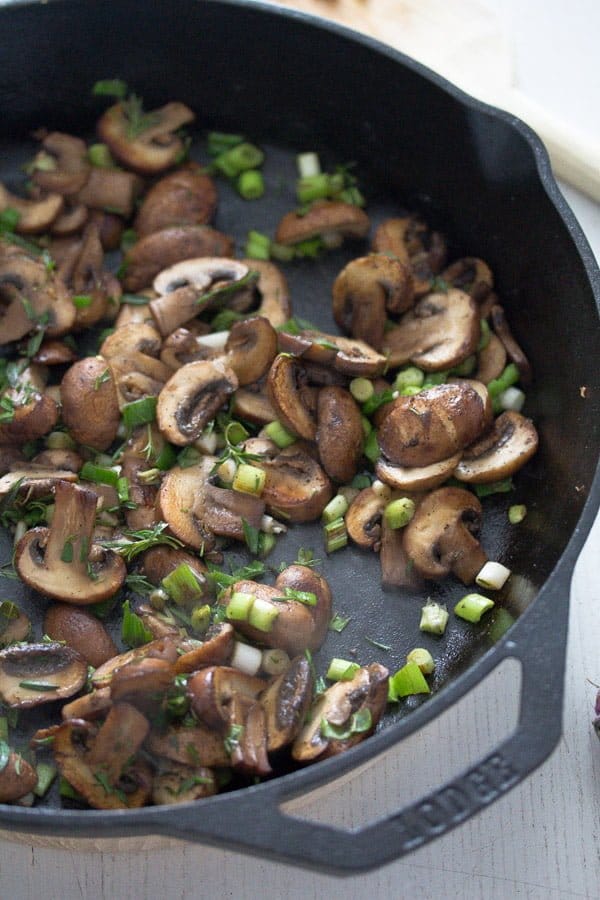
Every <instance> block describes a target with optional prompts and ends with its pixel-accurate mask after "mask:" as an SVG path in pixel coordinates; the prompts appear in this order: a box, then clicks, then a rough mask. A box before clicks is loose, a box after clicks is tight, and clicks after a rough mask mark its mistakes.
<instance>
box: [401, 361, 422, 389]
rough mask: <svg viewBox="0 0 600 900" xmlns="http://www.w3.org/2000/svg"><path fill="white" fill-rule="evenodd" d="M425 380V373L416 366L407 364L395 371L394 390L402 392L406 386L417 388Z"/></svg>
mask: <svg viewBox="0 0 600 900" xmlns="http://www.w3.org/2000/svg"><path fill="white" fill-rule="evenodd" d="M424 381H425V373H424V372H423V371H422V370H421V369H417V367H416V366H407V367H406V368H405V369H401V370H400V371H399V372H397V373H396V378H395V379H394V390H395V391H400V393H402V392H403V391H404V390H406V388H418V389H419V390H420V389H421V387H422V386H423V382H424Z"/></svg>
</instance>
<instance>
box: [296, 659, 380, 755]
mask: <svg viewBox="0 0 600 900" xmlns="http://www.w3.org/2000/svg"><path fill="white" fill-rule="evenodd" d="M387 693H388V670H387V669H386V668H385V667H384V666H381V665H379V663H371V665H369V666H363V667H362V668H360V669H359V670H358V672H357V673H356V674H355V676H354V678H353V679H352V680H351V681H338V682H336V684H333V685H332V686H331V687H330V688H328V689H327V690H326V691H325V692H324V693H323V694H322V695H321V696H320V698H319V699H318V700H317V703H316V704H315V706H314V707H313V709H312V710H311V712H310V717H309V719H308V722H307V723H306V725H305V726H304V728H303V729H302V731H301V732H300V734H299V735H298V737H297V738H296V740H295V741H294V744H293V747H292V757H293V758H294V759H295V760H298V762H312V761H313V760H315V759H326V758H327V757H329V756H335V755H336V754H338V753H342V752H343V751H344V750H347V749H348V748H349V747H352V746H354V744H357V743H358V742H359V741H361V740H363V739H364V738H365V737H367V736H368V735H369V734H371V733H372V732H373V731H374V729H375V726H376V725H377V723H378V721H379V719H380V718H381V716H382V714H383V711H384V709H385V704H386V702H387ZM361 714H362V717H363V718H364V726H365V727H364V729H363V726H360V727H359V730H354V729H353V721H354V722H356V721H357V719H356V718H353V717H356V716H358V718H359V719H360V717H361ZM324 723H325V724H329V725H330V726H334V727H336V728H338V729H339V732H340V735H343V736H340V737H330V736H327V735H326V734H325V735H324V734H323V726H324Z"/></svg>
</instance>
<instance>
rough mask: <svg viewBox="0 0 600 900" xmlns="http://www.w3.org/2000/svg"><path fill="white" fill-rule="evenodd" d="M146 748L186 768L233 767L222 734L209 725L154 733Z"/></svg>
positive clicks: (185, 726) (177, 726)
mask: <svg viewBox="0 0 600 900" xmlns="http://www.w3.org/2000/svg"><path fill="white" fill-rule="evenodd" d="M145 746H146V749H147V750H149V751H150V753H154V754H155V755H156V756H160V757H164V758H165V759H170V760H173V762H178V763H182V764H183V765H188V766H189V765H193V766H198V765H204V766H209V767H214V766H218V767H225V766H229V765H230V762H231V760H230V758H229V753H228V752H227V750H226V749H225V743H224V741H223V734H222V732H220V731H214V730H213V729H211V728H208V727H207V726H206V725H202V724H201V723H199V724H198V725H192V726H188V725H174V724H173V725H169V727H168V728H167V729H165V730H164V731H162V732H159V731H156V730H154V731H151V732H150V734H149V735H148V738H147V739H146V745H145Z"/></svg>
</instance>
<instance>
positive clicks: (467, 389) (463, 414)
mask: <svg viewBox="0 0 600 900" xmlns="http://www.w3.org/2000/svg"><path fill="white" fill-rule="evenodd" d="M486 424H487V415H486V408H485V406H484V404H483V402H482V399H481V397H480V395H479V393H478V392H477V391H476V390H475V389H474V388H473V387H471V385H469V384H466V383H464V382H461V383H460V384H440V385H438V386H437V387H433V388H429V389H427V390H424V391H421V392H420V393H418V394H415V395H414V396H413V397H398V399H397V400H394V401H393V404H392V406H391V408H390V410H389V412H388V414H387V416H386V417H385V419H384V420H383V422H382V424H381V426H380V427H379V430H378V433H377V437H378V441H379V446H380V448H381V452H382V454H383V455H384V456H385V457H386V458H387V459H388V460H389V461H390V462H392V463H394V464H395V465H399V466H416V467H423V466H429V465H431V464H432V463H436V462H440V461H441V460H445V459H447V458H448V457H449V456H452V455H453V454H455V453H457V452H458V451H459V450H462V449H463V448H464V447H466V446H468V445H469V444H470V443H472V442H473V441H474V440H475V438H477V437H478V436H479V435H480V434H481V433H482V431H483V429H484V428H485V426H486Z"/></svg>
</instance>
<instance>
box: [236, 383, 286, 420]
mask: <svg viewBox="0 0 600 900" xmlns="http://www.w3.org/2000/svg"><path fill="white" fill-rule="evenodd" d="M231 403H232V408H233V414H234V415H235V416H237V417H239V418H240V419H243V420H244V421H245V422H251V423H252V424H254V425H268V424H269V422H273V421H274V420H275V419H276V418H277V413H276V412H275V410H274V409H273V406H272V405H271V402H270V401H269V398H268V397H267V395H266V392H265V391H264V389H263V388H262V387H260V388H259V389H257V388H256V385H252V386H251V387H248V388H238V389H237V391H235V393H234V394H233V395H232V399H231Z"/></svg>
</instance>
